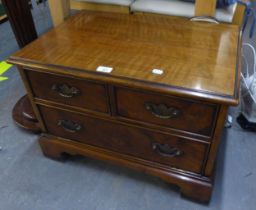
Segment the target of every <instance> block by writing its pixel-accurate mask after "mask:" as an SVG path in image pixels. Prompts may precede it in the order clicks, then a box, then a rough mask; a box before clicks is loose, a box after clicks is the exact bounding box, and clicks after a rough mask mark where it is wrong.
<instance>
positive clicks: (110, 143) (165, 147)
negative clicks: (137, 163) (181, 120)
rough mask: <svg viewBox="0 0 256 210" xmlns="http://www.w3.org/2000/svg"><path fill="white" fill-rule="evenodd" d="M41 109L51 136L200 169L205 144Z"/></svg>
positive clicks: (56, 110)
mask: <svg viewBox="0 0 256 210" xmlns="http://www.w3.org/2000/svg"><path fill="white" fill-rule="evenodd" d="M40 111H41V114H42V116H43V119H44V122H45V125H46V129H47V131H48V132H49V133H50V134H52V135H55V136H59V137H63V138H67V139H70V140H74V141H79V142H83V143H86V144H90V145H94V146H98V147H102V148H106V149H109V150H112V151H116V152H119V153H124V154H128V155H132V156H136V157H138V158H142V159H145V160H149V161H152V162H157V163H161V164H164V165H168V166H170V167H174V168H178V169H183V170H187V171H191V172H195V173H200V171H201V168H202V164H203V162H204V158H205V154H206V150H207V146H208V145H207V144H204V143H201V142H196V141H192V140H189V139H185V138H179V137H175V136H171V135H164V134H160V133H157V132H152V131H149V130H147V129H142V128H136V127H130V126H128V125H124V124H119V123H113V122H112V121H107V120H102V119H97V118H93V117H88V116H84V115H81V114H77V113H72V112H67V111H62V110H59V109H52V108H48V107H44V106H41V107H40Z"/></svg>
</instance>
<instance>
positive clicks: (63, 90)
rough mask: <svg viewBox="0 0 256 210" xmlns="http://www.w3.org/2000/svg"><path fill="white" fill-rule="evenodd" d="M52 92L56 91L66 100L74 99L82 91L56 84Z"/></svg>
mask: <svg viewBox="0 0 256 210" xmlns="http://www.w3.org/2000/svg"><path fill="white" fill-rule="evenodd" d="M52 90H54V91H56V92H57V93H59V95H60V96H62V97H64V98H72V97H74V96H78V95H79V94H80V91H79V90H78V89H77V88H75V87H70V86H68V85H66V84H54V85H53V86H52Z"/></svg>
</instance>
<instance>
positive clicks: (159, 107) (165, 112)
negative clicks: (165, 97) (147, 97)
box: [145, 103, 181, 119]
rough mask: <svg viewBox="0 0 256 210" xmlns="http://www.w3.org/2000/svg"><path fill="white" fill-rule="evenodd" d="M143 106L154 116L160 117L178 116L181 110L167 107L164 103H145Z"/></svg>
mask: <svg viewBox="0 0 256 210" xmlns="http://www.w3.org/2000/svg"><path fill="white" fill-rule="evenodd" d="M145 107H146V109H147V110H148V111H150V112H151V113H152V114H153V115H154V116H156V117H158V118H161V119H171V118H175V117H178V116H179V115H180V113H181V111H180V110H179V109H177V108H175V107H168V106H166V105H165V104H153V103H146V104H145Z"/></svg>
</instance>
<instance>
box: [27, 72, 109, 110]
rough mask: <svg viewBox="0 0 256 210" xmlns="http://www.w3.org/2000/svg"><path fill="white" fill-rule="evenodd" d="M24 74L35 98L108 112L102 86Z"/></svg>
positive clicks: (84, 81) (82, 81)
mask: <svg viewBox="0 0 256 210" xmlns="http://www.w3.org/2000/svg"><path fill="white" fill-rule="evenodd" d="M26 74H27V77H28V79H29V82H30V84H31V86H32V91H33V94H34V96H35V97H36V98H39V99H44V100H48V101H53V102H57V103H62V104H66V105H70V106H75V107H79V108H85V109H89V110H94V111H98V112H104V113H107V112H108V105H107V104H108V102H107V92H106V89H105V86H104V85H102V84H98V83H94V82H90V81H86V80H80V79H74V78H69V77H63V76H57V75H52V74H45V73H40V72H35V71H26Z"/></svg>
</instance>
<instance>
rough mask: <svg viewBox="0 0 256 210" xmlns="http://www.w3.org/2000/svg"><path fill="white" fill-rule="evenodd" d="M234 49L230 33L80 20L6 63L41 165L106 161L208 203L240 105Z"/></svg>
mask: <svg viewBox="0 0 256 210" xmlns="http://www.w3.org/2000/svg"><path fill="white" fill-rule="evenodd" d="M238 41H239V28H238V27H236V26H229V25H224V24H223V25H222V24H220V25H209V24H205V23H192V22H189V21H188V20H186V19H182V18H173V17H165V16H155V15H121V14H111V13H93V12H81V13H79V14H78V15H76V16H74V17H72V18H70V19H69V20H67V21H66V22H65V23H64V24H62V25H60V26H59V27H57V28H56V29H53V30H51V31H50V32H48V33H46V34H45V35H43V36H42V37H40V38H39V39H38V40H36V41H35V42H33V43H32V44H30V45H28V46H27V47H25V48H24V49H22V50H21V51H19V52H17V53H16V54H15V55H13V56H12V57H11V58H10V59H9V62H10V63H13V64H16V65H17V66H18V68H19V71H20V73H21V76H22V79H23V81H24V84H25V87H26V89H27V91H28V95H29V98H30V101H31V103H32V106H33V109H34V111H35V113H36V115H37V118H38V120H39V122H40V126H41V128H42V130H43V134H42V135H41V136H40V138H39V143H40V146H41V148H42V151H43V153H44V154H45V155H46V156H48V157H51V158H61V157H62V155H63V154H64V153H68V154H71V155H85V156H89V157H93V158H97V159H100V160H106V161H110V162H112V163H116V164H120V165H123V166H127V167H130V168H133V169H137V170H141V171H143V172H145V173H149V174H152V175H155V176H159V177H161V178H162V179H163V180H165V181H167V182H169V183H172V184H176V185H178V186H179V187H180V189H181V192H182V193H183V194H184V195H186V196H188V197H191V198H194V199H197V200H199V201H208V200H209V198H210V196H211V191H212V185H213V169H214V162H215V159H216V154H217V149H218V145H219V142H220V136H221V130H222V129H223V125H224V122H225V118H226V114H227V109H228V106H230V105H236V104H237V103H238V91H239V88H238V87H239V65H238V64H237V53H239V50H240V49H239V45H238ZM227 59H228V61H229V62H226V60H227ZM99 66H107V67H111V68H112V71H111V72H100V71H98V70H97V69H99V68H98V67H99ZM103 69H104V68H103ZM154 69H158V70H157V71H156V70H154ZM159 69H160V70H159ZM154 72H156V73H154ZM159 72H160V74H159Z"/></svg>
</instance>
